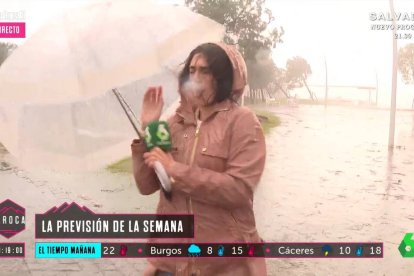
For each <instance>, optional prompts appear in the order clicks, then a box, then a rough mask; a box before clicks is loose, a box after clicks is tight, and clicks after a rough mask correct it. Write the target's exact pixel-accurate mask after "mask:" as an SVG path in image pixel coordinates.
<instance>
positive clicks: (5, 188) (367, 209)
mask: <svg viewBox="0 0 414 276" xmlns="http://www.w3.org/2000/svg"><path fill="white" fill-rule="evenodd" d="M267 108H268V109H269V110H270V111H272V112H274V113H275V114H276V115H277V116H279V117H280V118H281V121H282V124H281V125H280V126H279V127H277V128H275V129H273V130H272V131H271V133H270V134H269V135H268V136H267V152H268V157H267V163H266V169H265V173H264V175H263V178H262V181H261V183H260V185H259V187H258V189H257V193H256V198H255V211H256V219H257V226H258V229H259V231H260V234H261V235H262V237H263V238H264V240H266V241H268V242H370V241H371V242H372V241H378V242H384V248H385V253H384V256H385V257H384V259H376V260H368V259H347V260H346V259H339V260H338V259H336V260H334V259H328V260H320V259H319V260H312V259H302V260H301V259H283V260H282V259H267V264H268V270H269V275H357V274H358V275H362V274H368V275H410V274H412V273H414V268H413V265H412V259H403V258H402V257H401V256H400V253H399V252H398V250H397V247H398V245H399V243H400V242H401V240H402V238H403V235H404V234H405V233H406V232H413V231H414V213H413V210H414V208H413V207H414V186H413V185H412V183H413V182H414V165H413V164H414V163H413V162H414V133H413V132H412V130H413V128H412V125H413V113H410V112H400V113H397V129H396V145H397V146H398V147H397V148H395V149H394V152H393V154H392V155H390V154H389V152H388V148H387V140H388V120H389V119H388V118H389V113H388V112H387V111H384V110H372V109H356V108H351V107H329V108H328V109H326V110H325V109H324V107H323V106H310V105H300V106H299V107H297V108H292V107H267ZM0 162H5V163H2V165H0V185H1V189H0V198H2V199H6V198H10V199H12V200H14V201H16V202H17V203H20V204H21V205H23V207H25V208H26V217H27V226H26V230H25V231H23V232H22V233H20V234H18V235H16V236H15V237H13V238H11V239H10V240H8V241H10V242H12V241H15V242H19V241H25V242H26V252H27V253H26V258H25V260H7V262H4V261H2V260H0V268H1V269H7V270H8V271H10V272H11V274H19V275H56V274H59V275H80V274H82V275H91V274H97V275H137V274H139V272H141V271H142V269H143V267H144V266H145V261H144V260H139V259H124V260H99V259H96V260H77V259H69V260H37V259H34V214H35V213H41V212H44V211H46V210H48V209H49V208H50V207H52V206H55V205H56V206H58V205H60V204H62V203H63V202H65V201H67V202H70V201H76V202H78V203H79V204H81V205H85V206H87V207H88V208H90V209H91V210H93V211H95V212H98V213H110V212H114V213H134V212H137V213H138V212H142V213H151V212H153V211H154V210H155V206H156V203H157V200H158V194H155V195H151V196H141V195H139V193H138V191H137V189H136V187H135V184H134V182H133V179H132V177H131V176H130V175H126V174H110V173H108V172H105V171H100V172H94V173H87V174H80V173H79V174H73V173H66V174H63V173H50V172H47V173H46V172H40V171H36V172H28V171H22V170H20V169H19V168H18V167H16V166H15V165H13V164H14V161H13V158H12V157H10V156H9V155H8V154H7V153H6V152H4V151H3V152H0ZM263 210H266V211H263ZM3 240H4V239H3ZM3 271H4V270H3Z"/></svg>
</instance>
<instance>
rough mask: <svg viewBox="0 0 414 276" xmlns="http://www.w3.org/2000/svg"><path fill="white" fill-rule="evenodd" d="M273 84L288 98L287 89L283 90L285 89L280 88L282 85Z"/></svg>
mask: <svg viewBox="0 0 414 276" xmlns="http://www.w3.org/2000/svg"><path fill="white" fill-rule="evenodd" d="M275 85H276V86H277V88H278V89H280V91H282V93H283V94H284V95H285V96H286V98H287V99H289V98H290V95H289V94H288V92H287V91H285V89H283V88H282V86H280V85H279V84H277V83H275Z"/></svg>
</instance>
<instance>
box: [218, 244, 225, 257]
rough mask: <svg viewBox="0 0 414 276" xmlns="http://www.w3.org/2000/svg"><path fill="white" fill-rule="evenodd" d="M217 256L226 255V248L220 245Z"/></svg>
mask: <svg viewBox="0 0 414 276" xmlns="http://www.w3.org/2000/svg"><path fill="white" fill-rule="evenodd" d="M217 254H218V255H219V256H220V257H221V256H223V255H224V246H222V245H220V246H219V247H218V250H217Z"/></svg>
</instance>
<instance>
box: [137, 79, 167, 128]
mask: <svg viewBox="0 0 414 276" xmlns="http://www.w3.org/2000/svg"><path fill="white" fill-rule="evenodd" d="M163 106H164V99H163V96H162V86H156V87H155V86H151V87H148V88H147V91H146V92H145V95H144V100H143V102H142V109H141V123H142V128H143V129H145V128H146V127H147V125H148V124H149V123H150V122H152V121H156V120H159V118H160V116H161V111H162V107H163Z"/></svg>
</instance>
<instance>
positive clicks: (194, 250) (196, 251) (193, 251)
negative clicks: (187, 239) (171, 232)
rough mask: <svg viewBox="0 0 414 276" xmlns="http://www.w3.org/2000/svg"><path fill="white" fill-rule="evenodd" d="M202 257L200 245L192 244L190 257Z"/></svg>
mask: <svg viewBox="0 0 414 276" xmlns="http://www.w3.org/2000/svg"><path fill="white" fill-rule="evenodd" d="M200 255H201V249H200V247H199V246H198V245H195V244H192V245H190V246H189V247H188V256H190V257H198V256H200Z"/></svg>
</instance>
